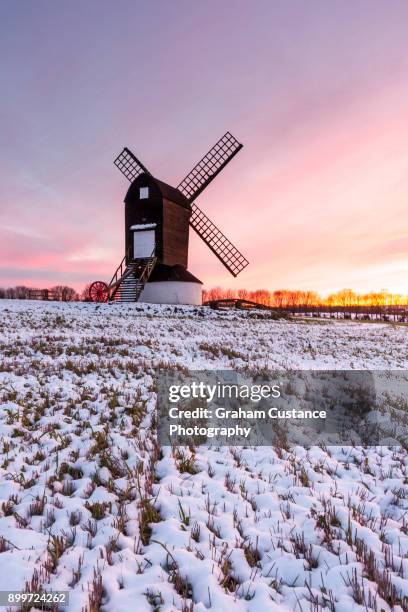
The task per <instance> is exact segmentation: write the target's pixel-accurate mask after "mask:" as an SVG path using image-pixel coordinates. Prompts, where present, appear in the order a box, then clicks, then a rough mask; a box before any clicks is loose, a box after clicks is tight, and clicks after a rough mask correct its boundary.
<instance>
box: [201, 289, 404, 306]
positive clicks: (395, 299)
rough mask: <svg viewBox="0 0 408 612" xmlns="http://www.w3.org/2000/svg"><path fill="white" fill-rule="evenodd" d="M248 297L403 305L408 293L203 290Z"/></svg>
mask: <svg viewBox="0 0 408 612" xmlns="http://www.w3.org/2000/svg"><path fill="white" fill-rule="evenodd" d="M237 298H238V299H241V300H249V301H251V302H257V303H259V304H264V305H265V306H272V307H276V308H293V307H296V306H308V307H310V306H344V307H346V306H405V305H407V304H408V296H406V295H402V294H397V293H390V292H389V291H387V290H385V289H384V290H381V291H373V292H369V293H358V292H356V291H353V290H352V289H341V290H340V291H336V292H335V293H331V294H329V295H328V296H327V297H323V296H321V295H319V293H317V292H316V291H301V290H288V289H279V290H277V291H269V290H268V289H256V290H255V291H248V290H247V289H237V290H235V289H223V288H222V287H214V288H212V289H204V290H203V302H207V301H210V300H220V299H237Z"/></svg>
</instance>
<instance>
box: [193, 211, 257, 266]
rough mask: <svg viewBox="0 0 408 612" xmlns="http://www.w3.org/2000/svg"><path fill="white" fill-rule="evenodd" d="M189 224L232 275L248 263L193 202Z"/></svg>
mask: <svg viewBox="0 0 408 612" xmlns="http://www.w3.org/2000/svg"><path fill="white" fill-rule="evenodd" d="M191 209H192V211H193V212H192V215H191V217H190V225H191V227H192V228H193V230H194V231H195V232H196V233H197V234H198V235H199V236H200V238H201V239H202V240H203V241H204V242H205V244H206V245H207V246H208V247H209V248H210V249H211V251H212V252H213V253H214V255H215V256H216V257H218V259H219V260H220V262H221V263H222V264H223V265H224V266H225V267H226V268H227V270H229V272H231V274H232V275H233V276H238V274H239V273H240V272H242V270H243V269H244V268H246V266H247V265H248V263H249V261H248V260H247V259H246V258H245V257H244V256H243V255H242V253H241V252H240V251H238V249H237V248H236V247H235V246H234V245H233V244H232V242H230V241H229V240H228V238H227V237H226V236H225V235H224V234H223V233H222V231H221V230H220V229H218V227H217V226H216V225H215V224H214V223H213V222H212V221H211V219H209V218H208V217H207V215H205V214H204V213H203V211H202V210H201V209H200V208H199V207H198V206H197V204H193V205H192V207H191Z"/></svg>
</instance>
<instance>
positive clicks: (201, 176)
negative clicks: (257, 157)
mask: <svg viewBox="0 0 408 612" xmlns="http://www.w3.org/2000/svg"><path fill="white" fill-rule="evenodd" d="M240 149H242V144H240V143H239V142H238V140H237V139H236V138H234V136H233V135H232V134H230V132H227V133H226V134H224V136H223V137H222V138H220V140H219V141H218V142H217V144H215V145H214V146H213V147H212V149H210V150H209V151H208V153H207V154H206V155H204V157H203V158H202V159H201V160H200V161H199V162H198V164H196V165H195V166H194V168H193V169H192V170H191V172H189V173H188V174H187V176H186V178H185V179H183V180H182V181H181V183H180V184H179V185H178V186H177V189H178V190H179V191H181V193H182V194H183V195H184V196H185V197H186V198H187V200H190V201H192V200H194V199H195V198H196V197H197V196H198V195H199V194H200V193H201V192H202V191H203V190H204V189H205V188H206V187H207V185H209V184H210V183H211V181H212V180H213V178H215V177H216V176H217V174H218V173H219V172H221V170H222V169H223V168H224V167H225V166H226V165H227V164H228V162H230V161H231V159H232V158H233V157H234V155H236V154H237V153H238V151H239V150H240Z"/></svg>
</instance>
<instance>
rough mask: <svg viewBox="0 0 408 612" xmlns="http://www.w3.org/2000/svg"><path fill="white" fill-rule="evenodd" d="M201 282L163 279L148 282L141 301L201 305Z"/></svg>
mask: <svg viewBox="0 0 408 612" xmlns="http://www.w3.org/2000/svg"><path fill="white" fill-rule="evenodd" d="M201 291H202V289H201V284H199V283H181V282H177V281H163V282H159V283H146V286H145V288H144V289H143V291H142V293H141V295H140V298H139V302H147V303H148V304H193V305H196V306H197V305H201V303H202V299H201Z"/></svg>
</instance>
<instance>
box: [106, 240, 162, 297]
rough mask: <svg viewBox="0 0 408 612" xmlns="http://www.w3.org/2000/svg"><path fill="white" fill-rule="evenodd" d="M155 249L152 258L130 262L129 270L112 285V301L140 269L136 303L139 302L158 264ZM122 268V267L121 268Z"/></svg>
mask: <svg viewBox="0 0 408 612" xmlns="http://www.w3.org/2000/svg"><path fill="white" fill-rule="evenodd" d="M154 253H155V249H153V251H152V253H151V255H150V257H143V258H140V259H133V260H131V261H130V262H128V268H127V269H125V272H124V273H123V274H122V275H121V276H120V277H119V279H118V280H114V279H112V280H114V282H113V283H112V282H111V284H110V286H109V289H110V297H109V299H110V300H113V299H114V298H115V295H116V294H117V293H118V291H119V292H120V291H121V289H120V287H121V286H122V283H123V281H124V280H125V279H126V278H128V277H129V276H131V275H132V274H136V269H139V276H138V277H137V278H136V277H135V296H134V297H135V302H137V301H138V299H139V297H140V294H141V293H142V291H143V289H144V286H145V284H146V283H147V281H148V280H149V277H150V274H151V273H152V271H153V268H154V266H155V265H156V262H157V257H156V256H155V254H154ZM119 267H120V266H119Z"/></svg>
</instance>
